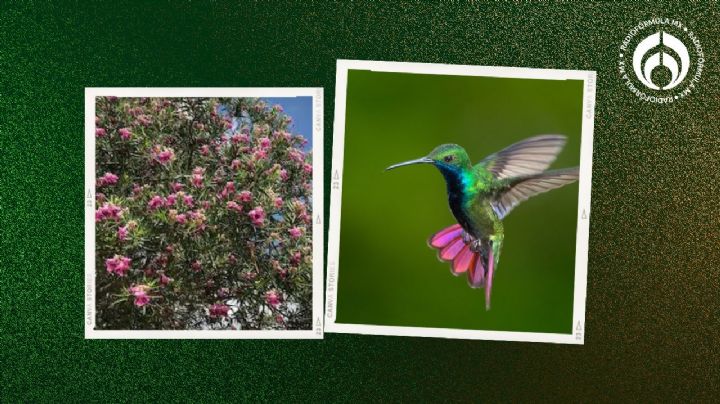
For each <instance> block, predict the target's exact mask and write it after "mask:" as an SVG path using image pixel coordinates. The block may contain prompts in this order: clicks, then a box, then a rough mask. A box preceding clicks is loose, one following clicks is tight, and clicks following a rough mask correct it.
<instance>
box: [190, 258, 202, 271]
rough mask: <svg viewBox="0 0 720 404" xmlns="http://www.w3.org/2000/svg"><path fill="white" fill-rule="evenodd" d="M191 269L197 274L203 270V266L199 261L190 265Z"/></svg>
mask: <svg viewBox="0 0 720 404" xmlns="http://www.w3.org/2000/svg"><path fill="white" fill-rule="evenodd" d="M190 267H191V268H192V270H193V271H195V272H200V271H201V270H202V264H201V263H200V261H198V260H195V261H193V262H192V264H190Z"/></svg>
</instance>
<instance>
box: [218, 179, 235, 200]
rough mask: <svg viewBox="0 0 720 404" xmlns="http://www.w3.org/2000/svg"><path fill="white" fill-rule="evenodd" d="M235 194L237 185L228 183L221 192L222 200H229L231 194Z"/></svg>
mask: <svg viewBox="0 0 720 404" xmlns="http://www.w3.org/2000/svg"><path fill="white" fill-rule="evenodd" d="M233 192H235V183H234V182H232V181H228V182H227V184H225V188H223V190H222V191H221V192H220V196H221V197H222V198H227V197H228V196H229V195H230V194H232V193H233Z"/></svg>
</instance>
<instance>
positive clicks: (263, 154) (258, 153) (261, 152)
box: [253, 149, 267, 161]
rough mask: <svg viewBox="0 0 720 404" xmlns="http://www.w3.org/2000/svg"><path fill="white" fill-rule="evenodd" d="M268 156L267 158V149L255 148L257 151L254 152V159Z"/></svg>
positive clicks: (262, 158)
mask: <svg viewBox="0 0 720 404" xmlns="http://www.w3.org/2000/svg"><path fill="white" fill-rule="evenodd" d="M266 158H267V152H266V151H265V150H262V149H260V150H255V153H253V159H254V160H255V161H258V160H264V159H266Z"/></svg>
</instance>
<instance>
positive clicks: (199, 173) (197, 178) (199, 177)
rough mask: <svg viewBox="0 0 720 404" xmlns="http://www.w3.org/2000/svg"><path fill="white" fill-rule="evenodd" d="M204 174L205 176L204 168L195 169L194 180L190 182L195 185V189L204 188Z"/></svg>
mask: <svg viewBox="0 0 720 404" xmlns="http://www.w3.org/2000/svg"><path fill="white" fill-rule="evenodd" d="M204 174H205V169H204V168H202V167H195V168H194V169H193V173H192V179H191V180H190V182H191V183H192V184H193V186H194V187H195V188H202V186H203V180H204V177H203V175H204Z"/></svg>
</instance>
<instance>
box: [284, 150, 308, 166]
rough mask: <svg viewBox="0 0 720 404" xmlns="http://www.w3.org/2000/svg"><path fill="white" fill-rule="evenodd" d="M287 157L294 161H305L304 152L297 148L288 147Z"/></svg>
mask: <svg viewBox="0 0 720 404" xmlns="http://www.w3.org/2000/svg"><path fill="white" fill-rule="evenodd" d="M288 157H290V160H292V161H294V162H296V163H302V162H304V161H305V153H303V152H302V151H300V150H298V149H289V150H288Z"/></svg>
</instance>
